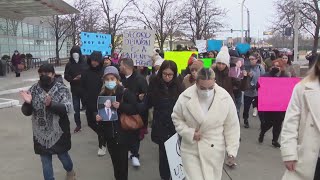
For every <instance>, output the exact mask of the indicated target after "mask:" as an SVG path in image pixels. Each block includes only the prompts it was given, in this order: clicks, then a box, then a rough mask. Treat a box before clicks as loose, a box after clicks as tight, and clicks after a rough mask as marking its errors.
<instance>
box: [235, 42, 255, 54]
mask: <svg viewBox="0 0 320 180" xmlns="http://www.w3.org/2000/svg"><path fill="white" fill-rule="evenodd" d="M250 48H251V47H250V44H247V43H239V44H237V46H236V49H237V51H238V52H239V54H247V52H248V51H249V50H250Z"/></svg>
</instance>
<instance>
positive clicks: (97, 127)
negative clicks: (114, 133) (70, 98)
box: [86, 110, 106, 148]
mask: <svg viewBox="0 0 320 180" xmlns="http://www.w3.org/2000/svg"><path fill="white" fill-rule="evenodd" d="M95 114H96V113H94V112H92V111H89V110H86V116H87V121H88V126H89V127H90V128H91V129H92V130H93V131H94V132H96V134H97V135H98V142H99V148H101V147H102V146H106V138H105V135H104V133H103V129H102V128H103V127H102V125H101V124H99V123H98V122H97V121H96V116H95Z"/></svg>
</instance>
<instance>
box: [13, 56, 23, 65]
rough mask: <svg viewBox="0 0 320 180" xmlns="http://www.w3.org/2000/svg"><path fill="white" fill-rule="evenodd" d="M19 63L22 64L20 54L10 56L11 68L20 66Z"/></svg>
mask: <svg viewBox="0 0 320 180" xmlns="http://www.w3.org/2000/svg"><path fill="white" fill-rule="evenodd" d="M21 62H22V58H21V56H20V54H18V55H15V54H14V55H13V56H12V59H11V63H12V65H13V66H17V65H18V64H21Z"/></svg>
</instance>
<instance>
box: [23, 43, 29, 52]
mask: <svg viewBox="0 0 320 180" xmlns="http://www.w3.org/2000/svg"><path fill="white" fill-rule="evenodd" d="M23 51H24V52H25V53H26V54H27V53H29V52H30V48H29V44H25V45H23Z"/></svg>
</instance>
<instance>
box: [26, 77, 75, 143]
mask: <svg viewBox="0 0 320 180" xmlns="http://www.w3.org/2000/svg"><path fill="white" fill-rule="evenodd" d="M29 91H30V92H31V95H32V107H33V113H32V118H31V120H32V130H33V136H34V138H35V140H36V141H37V142H38V143H39V144H41V145H42V146H44V147H46V148H47V149H49V148H51V147H52V146H54V145H55V144H56V143H57V142H58V141H59V139H60V137H61V136H62V134H63V131H62V129H61V127H60V125H59V120H60V116H59V114H54V113H52V112H51V111H48V109H47V107H46V106H45V97H46V95H47V94H48V95H49V96H50V97H51V98H52V102H57V103H61V104H64V106H65V108H66V111H67V113H71V112H72V101H71V95H70V92H69V90H68V88H67V87H66V86H65V85H64V84H63V83H60V82H55V84H54V85H53V86H52V88H51V89H50V90H49V91H48V92H46V91H45V90H44V89H42V88H41V87H40V85H39V83H37V84H35V85H33V86H32V87H31V88H30V90H29Z"/></svg>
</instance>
